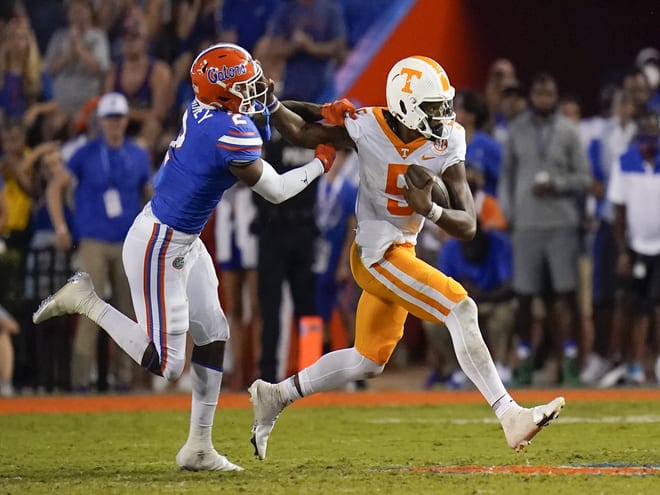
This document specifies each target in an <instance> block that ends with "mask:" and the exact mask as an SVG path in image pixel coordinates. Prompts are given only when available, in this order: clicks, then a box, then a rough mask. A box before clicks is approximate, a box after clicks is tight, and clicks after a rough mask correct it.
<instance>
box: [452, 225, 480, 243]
mask: <svg viewBox="0 0 660 495" xmlns="http://www.w3.org/2000/svg"><path fill="white" fill-rule="evenodd" d="M475 235H477V222H470V224H469V225H466V226H464V227H463V228H462V229H460V230H459V231H458V232H457V233H456V238H457V239H458V240H459V241H465V242H467V241H471V240H472V239H474V236H475Z"/></svg>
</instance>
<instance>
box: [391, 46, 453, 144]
mask: <svg viewBox="0 0 660 495" xmlns="http://www.w3.org/2000/svg"><path fill="white" fill-rule="evenodd" d="M454 94H455V90H454V88H453V87H452V86H451V84H449V78H448V77H447V73H446V72H445V70H444V69H443V68H442V66H441V65H440V64H439V63H438V62H436V61H435V60H433V59H431V58H428V57H422V56H415V57H407V58H404V59H403V60H399V61H398V62H397V63H396V64H394V66H393V67H392V69H391V70H390V73H389V74H388V76H387V85H386V86H385V96H386V98H387V107H388V110H389V111H390V113H391V114H392V115H394V116H395V117H396V118H397V119H398V120H399V121H400V122H401V123H402V124H403V125H405V126H406V127H407V128H409V129H413V130H415V131H419V132H420V133H421V134H422V135H423V136H424V137H425V138H426V139H449V136H450V135H451V130H452V128H453V125H452V121H453V120H454V119H455V118H456V113H455V112H454V108H453V99H454ZM427 102H430V103H437V105H433V111H432V113H431V112H430V114H427V112H425V111H424V110H422V108H421V106H422V104H423V103H427ZM425 106H426V105H425Z"/></svg>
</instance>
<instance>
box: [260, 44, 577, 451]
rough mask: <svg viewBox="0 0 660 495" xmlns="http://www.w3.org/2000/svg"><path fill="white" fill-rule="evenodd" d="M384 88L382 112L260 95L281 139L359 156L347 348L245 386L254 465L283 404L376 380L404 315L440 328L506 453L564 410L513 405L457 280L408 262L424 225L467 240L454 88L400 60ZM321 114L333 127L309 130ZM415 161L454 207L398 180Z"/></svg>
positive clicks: (470, 209)
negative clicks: (352, 313) (353, 302)
mask: <svg viewBox="0 0 660 495" xmlns="http://www.w3.org/2000/svg"><path fill="white" fill-rule="evenodd" d="M385 89H386V99H387V108H363V109H360V110H358V111H355V109H354V108H353V107H352V105H351V104H350V102H348V101H347V100H340V101H337V102H334V103H333V104H326V105H315V104H311V103H303V102H284V104H278V102H277V101H276V99H275V98H274V97H273V96H272V95H269V106H271V107H272V108H273V109H274V110H273V112H272V116H271V121H272V122H273V124H274V125H275V127H277V128H278V130H279V131H280V132H281V133H282V134H283V135H284V136H285V137H286V138H287V139H288V140H290V141H293V142H295V143H296V144H299V145H304V146H307V147H314V146H315V145H316V144H317V143H325V142H327V143H332V144H334V145H335V147H336V148H338V149H340V148H341V149H344V148H352V149H355V150H356V151H357V154H358V158H359V170H360V172H359V173H360V186H359V195H358V201H357V220H358V228H357V235H356V240H355V243H354V245H353V247H352V252H351V270H352V272H353V276H354V277H355V279H356V281H357V283H358V285H359V286H360V287H361V288H362V294H361V297H360V301H359V303H358V308H357V313H356V329H355V345H354V347H351V348H350V349H343V350H338V351H335V352H331V353H328V354H325V355H324V356H322V357H321V358H320V359H319V360H318V361H316V362H315V363H314V364H312V365H311V366H309V367H307V368H305V369H303V370H301V371H299V372H298V373H296V374H294V375H293V376H291V377H289V378H287V379H285V380H283V381H282V382H280V383H277V384H270V383H267V382H265V381H263V380H256V381H255V382H254V383H253V384H252V385H251V386H250V388H249V392H250V396H251V401H252V404H253V414H254V424H253V428H252V444H253V445H254V448H255V455H256V456H257V457H258V458H260V459H264V458H265V457H266V448H267V442H268V438H269V435H270V433H271V431H272V429H273V426H274V424H275V421H276V420H277V418H278V416H279V414H280V412H281V411H282V410H283V409H284V408H285V407H286V406H287V405H288V404H290V403H291V402H293V401H295V400H297V399H300V398H301V397H306V396H308V395H310V394H313V393H316V392H321V391H326V390H332V389H337V388H341V387H343V386H344V385H346V384H347V383H349V382H353V381H356V380H361V379H365V378H371V377H374V376H376V375H379V374H380V373H382V371H383V369H384V367H385V365H386V364H387V362H388V360H389V358H390V356H391V355H392V352H393V350H394V347H395V346H396V344H397V342H398V341H399V340H400V339H401V337H402V336H403V328H404V322H405V320H406V317H407V315H408V313H412V314H414V315H415V316H417V317H419V318H421V319H424V320H429V321H434V322H441V323H444V324H445V325H446V326H447V328H448V329H449V332H450V334H451V338H452V342H453V346H454V350H455V352H456V356H457V358H458V362H459V364H460V365H461V368H462V369H463V371H464V372H465V374H466V375H467V376H468V377H469V378H470V380H471V381H472V382H473V383H474V384H475V386H476V387H477V388H478V389H479V391H480V392H481V393H482V395H483V396H484V398H485V399H486V401H487V402H488V404H489V405H490V406H491V408H492V409H493V411H494V413H495V414H496V416H497V418H498V419H499V421H500V423H501V425H502V429H503V430H504V435H505V437H506V441H507V443H508V445H509V446H510V447H511V448H513V449H515V450H520V449H522V448H524V447H525V446H526V445H527V444H528V443H529V442H530V440H531V439H532V437H534V436H535V435H536V434H537V433H538V432H539V431H540V430H541V428H543V427H544V426H546V425H548V424H549V423H550V422H551V421H552V420H553V419H554V418H556V417H557V415H558V414H559V411H560V410H561V408H562V407H563V406H564V399H563V398H562V397H557V398H556V399H554V400H552V401H551V402H549V403H548V404H545V405H540V406H536V407H533V408H524V407H521V406H520V405H518V404H517V403H516V402H515V401H514V400H513V399H512V398H511V396H510V395H509V393H508V392H507V391H506V389H505V388H504V385H503V384H502V381H501V380H500V378H499V376H498V374H497V370H496V369H495V365H494V364H493V361H492V359H491V356H490V353H489V351H488V348H487V347H486V344H485V343H484V340H483V338H482V335H481V331H480V329H479V326H478V322H477V306H476V304H475V302H474V301H473V300H472V299H471V298H470V297H469V296H468V294H467V292H466V290H465V289H464V288H463V287H462V286H461V285H460V284H459V283H458V282H456V281H455V280H453V279H451V278H449V277H447V276H445V275H444V274H443V273H441V272H440V271H439V270H437V269H435V268H434V267H432V266H430V265H428V264H426V263H425V262H423V261H421V260H420V259H418V258H417V257H416V256H415V243H416V239H417V234H418V232H419V231H420V230H421V228H422V225H423V223H424V221H425V220H426V219H429V220H430V221H432V222H434V223H436V224H437V225H438V226H440V227H441V228H442V229H444V230H445V231H446V232H447V233H449V234H451V235H453V236H455V237H457V238H459V239H465V240H469V239H471V238H472V237H473V236H474V234H475V229H476V211H475V206H474V202H473V199H472V195H471V193H470V189H469V187H468V184H467V181H466V176H465V166H464V163H463V162H464V159H465V148H466V143H465V131H464V129H463V128H462V127H461V126H460V125H459V124H458V123H457V122H455V120H454V118H455V114H454V111H453V106H452V100H453V98H454V88H453V87H452V86H451V85H450V83H449V78H448V77H447V74H446V73H445V71H444V69H443V68H442V67H441V66H440V65H439V64H438V63H437V62H436V61H434V60H432V59H430V58H427V57H421V56H414V57H408V58H404V59H403V60H400V61H399V62H397V63H396V64H394V66H393V67H392V69H391V70H390V72H389V75H388V77H387V82H386V88H385ZM292 111H293V113H296V114H298V115H300V119H298V120H297V119H296V117H295V116H294V115H292ZM345 115H348V117H350V118H346V117H345ZM321 118H324V119H325V121H326V123H330V124H334V125H331V126H327V127H320V126H317V125H313V124H311V122H314V121H316V120H320V119H321ZM300 120H305V121H308V122H310V124H307V125H304V124H301V122H300ZM412 164H417V165H423V166H424V167H426V168H429V169H431V170H433V172H435V173H436V174H438V175H439V176H441V178H442V180H443V181H444V183H445V184H446V186H447V188H448V190H449V191H450V193H451V196H452V198H453V200H452V205H451V208H443V207H441V206H440V205H438V204H435V203H433V202H432V200H431V185H432V182H431V181H429V182H428V183H427V185H426V186H425V187H424V188H421V189H420V188H417V187H414V185H413V184H412V182H410V179H408V178H407V177H406V175H405V172H406V169H407V168H408V167H409V166H410V165H412Z"/></svg>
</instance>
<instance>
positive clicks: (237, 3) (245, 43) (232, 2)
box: [218, 0, 282, 54]
mask: <svg viewBox="0 0 660 495" xmlns="http://www.w3.org/2000/svg"><path fill="white" fill-rule="evenodd" d="M280 3H282V0H225V1H224V2H222V5H221V6H220V13H219V16H218V33H219V38H220V40H221V41H227V42H229V43H236V44H237V45H240V46H242V47H243V48H245V49H246V50H247V51H249V52H250V53H252V54H254V47H255V45H256V44H257V41H259V39H260V38H261V37H262V36H263V34H264V33H265V32H266V26H267V24H268V20H269V19H270V16H271V15H272V14H273V12H275V11H276V10H277V8H278V7H279V5H280Z"/></svg>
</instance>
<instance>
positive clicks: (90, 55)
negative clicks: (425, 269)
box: [0, 0, 660, 396]
mask: <svg viewBox="0 0 660 495" xmlns="http://www.w3.org/2000/svg"><path fill="white" fill-rule="evenodd" d="M394 3H396V2H395V0H364V1H360V0H224V1H222V0H142V1H140V0H68V1H58V0H29V1H24V2H20V1H4V2H2V7H1V11H0V172H1V173H0V396H11V395H13V394H16V393H54V392H71V391H73V392H77V393H88V392H97V391H98V392H105V391H116V392H128V391H135V390H145V389H147V390H162V389H163V388H165V387H168V386H169V385H165V384H164V383H162V382H161V381H159V380H155V379H154V380H152V379H151V377H149V376H147V374H146V372H145V371H144V370H141V369H139V368H138V367H137V366H134V365H133V364H132V362H131V361H130V359H127V358H126V356H124V355H123V352H122V351H121V350H120V349H119V348H117V347H115V346H114V345H112V343H111V341H110V340H109V339H108V338H107V337H106V336H105V333H104V332H98V328H96V327H95V326H94V325H93V324H91V323H90V322H89V321H87V320H85V319H84V318H82V317H81V318H78V317H73V316H72V317H60V318H56V319H53V320H51V321H48V322H46V323H44V324H41V325H38V326H35V325H34V324H32V322H31V315H32V312H33V311H34V310H35V308H36V307H37V305H38V304H39V302H40V301H41V300H42V299H43V298H45V297H46V296H48V295H49V294H50V293H52V292H54V291H55V290H57V289H58V288H59V287H60V286H61V285H63V284H64V283H65V281H66V279H67V278H68V277H69V276H70V275H71V274H73V273H74V272H75V271H76V270H78V269H84V270H85V271H88V272H90V273H91V274H92V276H93V279H94V283H95V286H96V287H97V290H98V291H100V293H105V294H106V296H107V297H108V298H109V299H112V300H113V301H114V302H115V304H116V305H117V307H118V308H120V309H123V310H124V312H125V313H127V314H130V313H131V306H130V305H131V301H130V297H129V291H128V287H127V284H126V280H125V276H124V275H123V268H122V266H121V242H122V240H123V236H124V235H125V234H126V231H127V230H128V227H129V226H130V224H131V222H132V220H133V218H134V217H135V215H137V213H138V212H139V211H140V209H141V208H142V205H143V204H144V203H145V202H146V201H148V199H149V195H150V192H151V181H152V179H153V176H154V174H155V173H156V172H157V170H158V167H159V165H160V162H161V160H162V159H163V156H164V154H165V151H166V149H167V146H168V145H169V143H170V142H171V141H172V140H174V139H176V136H177V134H178V132H179V125H180V121H181V114H182V112H183V110H184V109H185V107H186V105H187V104H188V103H189V101H190V100H191V99H192V98H193V93H192V88H191V87H190V82H189V77H188V73H189V67H190V64H191V62H192V60H193V58H194V56H195V55H196V54H197V52H198V51H199V50H200V49H201V48H204V47H206V46H208V45H209V44H211V43H213V42H218V41H226V42H233V43H238V44H240V45H241V46H243V47H244V48H246V49H247V50H249V51H250V52H251V53H253V54H254V56H255V58H257V59H259V60H260V61H261V63H262V65H263V66H264V71H265V73H266V74H267V75H269V76H270V77H271V78H273V79H274V80H275V82H276V92H277V94H278V96H279V97H280V98H281V99H283V100H286V99H297V100H305V101H315V102H319V103H322V102H323V101H324V98H325V97H326V96H327V95H333V91H332V85H333V80H334V74H335V73H336V71H337V70H338V68H340V67H341V66H342V63H343V61H344V60H345V59H346V57H347V56H348V55H349V54H350V53H351V50H353V49H354V48H355V46H356V45H357V43H358V42H359V40H360V36H361V35H362V34H364V33H365V32H366V31H367V30H368V27H369V26H370V24H371V23H372V22H374V21H375V20H376V19H378V17H379V16H381V15H387V9H388V8H389V7H390V6H392V4H394ZM440 62H441V63H442V60H440ZM485 70H487V71H488V73H487V80H486V84H485V85H484V87H482V88H460V87H458V88H457V96H456V99H455V101H454V107H455V110H456V119H457V121H458V122H459V123H460V124H462V125H463V126H464V127H465V129H466V137H467V156H466V170H467V178H468V182H469V186H470V188H471V190H472V193H473V196H474V198H475V204H476V206H477V209H478V212H479V215H478V218H479V229H478V233H477V236H476V237H475V239H474V240H473V241H470V242H459V241H457V240H454V239H449V238H447V237H446V236H445V235H443V233H442V232H441V231H439V229H437V228H434V226H433V225H429V226H427V227H425V229H424V231H423V235H422V236H421V242H420V243H419V245H418V246H417V253H418V256H420V257H422V258H423V259H425V260H426V261H427V262H428V263H430V264H433V265H436V266H438V267H439V268H440V269H441V270H442V271H443V272H445V273H446V274H447V275H449V276H451V277H453V278H455V279H456V280H458V281H459V282H461V283H462V284H463V285H464V286H465V287H466V288H467V290H468V291H469V293H470V295H471V296H472V297H473V298H474V299H475V300H476V301H477V303H478V305H479V311H480V319H481V322H480V323H481V328H482V331H483V333H484V337H485V338H486V341H487V343H488V345H489V347H490V349H491V353H492V354H493V357H494V360H495V361H496V366H497V368H498V371H499V372H500V374H501V376H502V379H503V381H504V382H505V384H507V385H510V386H518V387H527V386H555V385H557V386H570V387H575V386H599V387H612V386H621V385H635V386H641V385H650V384H657V383H658V381H660V358H659V357H658V355H659V350H660V156H659V155H658V141H659V137H660V123H659V121H658V119H659V114H658V112H660V87H659V83H660V52H658V50H657V49H656V48H654V47H639V53H638V55H637V57H636V58H635V59H633V60H630V64H629V68H628V69H627V70H625V71H622V72H621V73H620V74H618V76H617V77H616V78H615V79H612V80H608V81H606V82H605V83H604V84H603V86H602V87H600V88H593V91H594V94H596V93H597V94H598V98H599V102H600V112H599V113H598V114H597V115H583V114H582V105H581V100H580V97H578V96H577V95H575V94H572V93H571V92H570V90H571V88H562V87H559V85H558V83H557V81H556V79H555V77H554V76H553V74H551V73H539V74H536V75H535V76H534V77H533V78H531V80H529V81H522V80H520V79H519V78H518V76H517V72H516V67H515V65H514V64H513V63H512V62H511V61H510V60H508V59H506V58H502V59H498V60H495V61H493V62H492V64H491V65H490V67H488V68H485ZM449 76H450V77H451V72H450V73H449ZM383 88H384V84H383ZM377 90H379V91H381V90H382V89H381V88H377ZM102 96H103V98H101V97H102ZM336 96H342V95H336ZM99 101H100V103H99ZM115 142H116V143H119V144H118V145H117V146H118V148H117V146H113V145H112V143H115ZM116 149H118V150H119V151H115V150H116ZM264 150H265V154H266V159H267V160H268V161H269V162H270V163H271V164H273V166H274V167H275V168H276V169H277V170H278V171H279V172H282V171H285V170H286V169H288V168H290V167H295V166H299V165H301V164H304V163H306V162H308V161H309V160H310V159H311V158H312V157H313V154H314V152H313V150H306V149H301V148H297V147H294V146H292V145H290V144H289V143H287V142H285V141H284V140H282V139H281V138H280V136H279V135H278V134H277V132H273V136H272V138H271V140H270V141H268V142H267V143H265V146H264ZM356 167H357V164H356V161H355V156H354V155H353V154H352V153H350V152H339V153H338V157H337V160H336V162H335V165H334V167H333V168H332V170H331V171H330V173H328V174H327V175H325V176H324V177H323V178H322V179H321V180H319V181H317V182H316V183H315V184H314V185H313V186H311V187H309V188H307V189H306V190H305V191H304V192H303V193H302V194H300V195H298V196H296V197H295V198H292V199H291V200H289V201H287V202H286V203H284V204H281V205H272V204H270V203H267V202H266V201H264V200H262V199H261V198H259V197H258V196H255V195H253V193H252V192H251V191H250V190H249V189H247V188H245V187H241V186H240V185H237V186H236V187H235V188H233V189H232V190H231V191H229V192H228V193H227V194H225V196H224V197H223V200H222V201H221V202H220V204H219V205H218V209H217V211H216V214H215V215H214V217H213V218H212V221H210V222H209V223H208V224H207V226H206V228H205V230H204V232H202V238H203V240H204V242H205V243H206V244H207V246H208V248H209V251H210V252H211V254H212V255H213V256H214V257H215V260H216V262H217V269H218V274H219V278H220V285H221V287H220V288H219V297H221V299H222V301H223V307H224V308H225V310H226V312H227V316H228V318H229V322H230V328H231V332H232V339H231V346H230V347H231V349H230V352H229V356H228V357H229V359H228V361H229V362H228V363H227V370H226V371H227V375H228V379H227V382H226V384H225V385H224V386H226V387H228V388H230V389H233V390H244V389H245V387H246V386H247V385H248V384H249V383H251V381H252V380H253V379H254V378H255V377H257V376H260V377H262V378H264V379H265V380H267V381H277V380H278V379H279V378H281V377H282V376H284V375H285V374H289V373H290V372H291V370H292V367H295V366H296V360H295V357H292V356H295V355H296V353H297V352H298V349H297V346H298V342H297V335H298V331H297V329H298V325H299V323H300V322H301V321H302V320H303V319H305V318H306V317H309V316H315V317H319V318H320V319H321V321H322V322H323V327H324V343H323V345H324V349H325V350H329V349H334V348H338V347H343V346H346V345H350V344H351V335H352V325H353V322H352V317H353V312H354V309H355V305H356V304H357V298H358V296H359V290H358V289H357V288H356V286H355V284H354V282H353V281H352V278H351V274H350V268H349V266H348V256H347V255H348V249H347V247H348V246H349V245H350V243H351V241H352V239H353V235H354V228H355V218H354V211H353V209H354V208H353V207H354V204H355V199H356V194H357V168H356ZM99 191H101V192H102V191H117V192H118V194H120V195H121V198H122V200H121V201H119V200H118V199H117V198H113V197H112V196H111V195H108V196H107V197H104V201H105V208H104V209H102V210H99V211H95V210H94V209H93V207H92V206H90V205H92V201H91V197H92V196H93V195H94V194H99ZM125 198H129V199H125ZM305 321H309V320H305ZM406 325H407V333H406V337H404V340H403V341H402V343H401V345H400V348H399V349H398V350H397V353H396V354H395V358H394V359H393V361H392V363H391V366H410V365H420V364H423V365H425V366H428V369H429V374H428V378H427V380H426V381H425V382H424V383H420V384H419V386H420V387H427V388H433V387H450V388H466V387H469V386H470V385H469V383H467V380H466V378H465V376H464V375H463V374H462V372H461V371H460V369H459V367H458V365H457V363H456V361H455V358H454V356H453V350H452V347H451V344H450V342H449V336H448V332H447V331H446V329H443V328H441V327H440V326H438V325H429V324H427V323H421V322H419V321H416V320H415V319H414V318H412V317H410V318H409V319H408V322H407V324H406ZM180 385H181V386H182V387H185V383H182V384H180Z"/></svg>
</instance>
